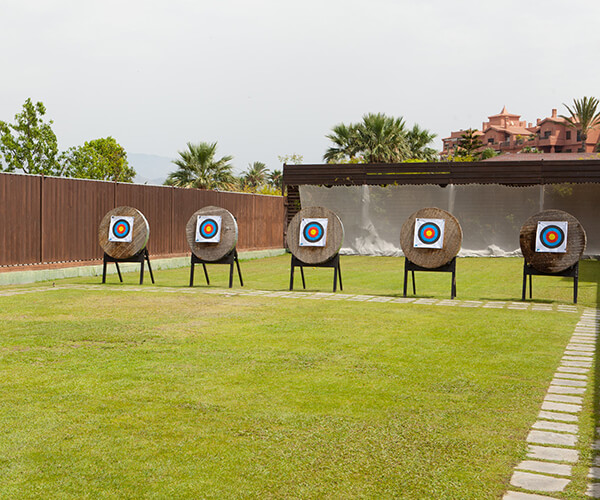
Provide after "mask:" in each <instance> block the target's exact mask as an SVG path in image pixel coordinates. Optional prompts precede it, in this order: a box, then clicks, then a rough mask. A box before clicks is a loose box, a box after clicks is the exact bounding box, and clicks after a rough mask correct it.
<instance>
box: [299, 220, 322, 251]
mask: <svg viewBox="0 0 600 500" xmlns="http://www.w3.org/2000/svg"><path fill="white" fill-rule="evenodd" d="M328 222H329V220H328V219H320V218H319V219H315V218H310V219H302V221H301V222H300V241H299V244H300V246H301V247H324V246H325V243H326V242H327V223H328Z"/></svg>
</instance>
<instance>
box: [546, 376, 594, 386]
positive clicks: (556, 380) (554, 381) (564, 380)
mask: <svg viewBox="0 0 600 500" xmlns="http://www.w3.org/2000/svg"><path fill="white" fill-rule="evenodd" d="M550 383H551V384H552V385H562V386H564V387H586V386H587V381H586V380H572V379H570V378H554V379H552V382H550Z"/></svg>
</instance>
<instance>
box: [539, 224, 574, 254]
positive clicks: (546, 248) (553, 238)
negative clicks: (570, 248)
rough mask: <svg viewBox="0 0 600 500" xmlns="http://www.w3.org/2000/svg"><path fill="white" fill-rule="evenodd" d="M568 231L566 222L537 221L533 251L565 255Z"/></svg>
mask: <svg viewBox="0 0 600 500" xmlns="http://www.w3.org/2000/svg"><path fill="white" fill-rule="evenodd" d="M568 229H569V223H568V222H567V221H538V223H537V231H536V233H535V251H536V252H550V253H566V252H567V231H568Z"/></svg>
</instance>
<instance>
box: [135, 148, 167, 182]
mask: <svg viewBox="0 0 600 500" xmlns="http://www.w3.org/2000/svg"><path fill="white" fill-rule="evenodd" d="M127 160H128V161H129V165H131V166H132V167H133V168H134V169H135V171H136V174H137V175H136V176H135V178H134V179H133V182H135V183H136V184H153V185H161V184H163V183H164V182H165V180H166V178H167V176H168V175H169V174H170V173H171V172H173V171H174V170H175V169H176V167H175V165H173V163H171V162H172V161H173V158H167V157H166V156H157V155H148V154H144V153H127Z"/></svg>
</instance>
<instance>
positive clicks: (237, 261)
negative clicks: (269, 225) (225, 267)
mask: <svg viewBox="0 0 600 500" xmlns="http://www.w3.org/2000/svg"><path fill="white" fill-rule="evenodd" d="M234 259H235V265H236V266H237V272H238V277H239V278H240V286H244V280H243V279H242V270H241V269H240V259H239V258H238V253H237V249H236V250H235V254H234Z"/></svg>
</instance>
